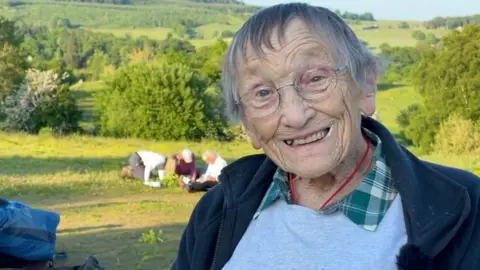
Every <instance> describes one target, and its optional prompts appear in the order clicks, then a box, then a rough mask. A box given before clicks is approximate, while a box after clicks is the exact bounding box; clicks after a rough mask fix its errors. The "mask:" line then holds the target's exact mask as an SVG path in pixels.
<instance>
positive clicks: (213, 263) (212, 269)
mask: <svg viewBox="0 0 480 270" xmlns="http://www.w3.org/2000/svg"><path fill="white" fill-rule="evenodd" d="M222 229H223V215H222V219H221V220H220V228H219V229H218V234H217V242H216V244H215V251H214V252H213V262H212V267H211V268H210V269H211V270H215V266H216V264H217V253H218V246H219V245H220V237H221V235H222Z"/></svg>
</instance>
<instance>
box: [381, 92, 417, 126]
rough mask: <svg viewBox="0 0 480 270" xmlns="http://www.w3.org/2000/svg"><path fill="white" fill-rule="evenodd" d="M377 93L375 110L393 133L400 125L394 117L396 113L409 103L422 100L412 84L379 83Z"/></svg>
mask: <svg viewBox="0 0 480 270" xmlns="http://www.w3.org/2000/svg"><path fill="white" fill-rule="evenodd" d="M378 88H379V91H378V93H377V110H378V113H379V117H380V121H381V122H382V123H384V124H385V125H386V126H387V127H388V128H389V129H390V130H391V131H392V132H393V133H398V132H399V131H400V127H399V126H398V125H397V123H396V121H395V118H396V117H397V115H398V113H399V112H400V111H401V110H403V109H405V108H407V107H408V106H409V105H411V104H413V103H415V102H418V103H421V102H422V97H421V96H420V95H419V94H418V93H417V92H416V91H415V89H413V87H412V86H397V85H379V86H378Z"/></svg>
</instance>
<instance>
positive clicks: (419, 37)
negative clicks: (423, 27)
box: [412, 30, 427, 40]
mask: <svg viewBox="0 0 480 270" xmlns="http://www.w3.org/2000/svg"><path fill="white" fill-rule="evenodd" d="M412 37H413V38H414V39H416V40H425V38H426V37H427V36H426V35H425V33H423V32H422V31H420V30H415V31H413V33H412Z"/></svg>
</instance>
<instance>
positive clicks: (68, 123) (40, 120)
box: [2, 70, 81, 134]
mask: <svg viewBox="0 0 480 270" xmlns="http://www.w3.org/2000/svg"><path fill="white" fill-rule="evenodd" d="M67 77H68V74H66V73H65V74H61V75H60V74H57V73H55V72H54V71H52V70H48V71H39V70H29V71H28V73H27V74H26V77H25V80H24V81H23V83H22V84H20V85H19V87H17V88H16V89H15V91H13V92H12V93H11V94H10V95H8V96H7V97H6V98H5V104H4V107H3V108H2V109H3V113H4V114H5V115H6V119H5V123H4V127H3V128H4V129H7V130H14V131H24V132H28V133H32V134H37V133H38V132H39V131H40V129H41V128H43V127H49V128H52V130H53V132H54V133H55V134H67V133H71V132H75V131H78V130H79V127H78V121H79V120H80V117H81V113H80V111H79V110H78V108H77V105H76V101H75V99H74V97H73V95H72V92H71V91H70V88H69V84H68V83H65V81H67V80H66V79H67Z"/></svg>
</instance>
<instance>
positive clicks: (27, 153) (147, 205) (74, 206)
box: [0, 133, 255, 270]
mask: <svg viewBox="0 0 480 270" xmlns="http://www.w3.org/2000/svg"><path fill="white" fill-rule="evenodd" d="M186 146H189V147H191V149H192V150H194V151H195V153H197V154H198V155H199V156H200V155H201V153H202V152H203V151H204V150H206V149H215V150H217V151H218V152H219V153H220V154H221V155H222V156H224V157H225V158H226V159H227V160H230V161H231V160H233V159H236V158H238V157H239V156H242V155H246V154H250V153H254V152H255V151H254V150H253V149H252V148H251V147H250V146H249V145H247V144H246V143H234V144H224V143H217V142H205V143H202V144H190V143H185V142H151V141H141V140H113V139H104V138H92V137H76V136H73V137H65V138H53V137H50V136H26V135H21V134H8V133H0V147H1V149H9V151H2V152H1V153H0V190H2V192H1V193H2V197H6V198H8V199H13V200H21V201H23V202H26V203H29V204H32V205H33V206H35V207H40V208H44V209H49V210H53V211H57V212H59V213H60V214H61V217H62V219H61V224H60V227H59V233H58V245H57V250H58V251H66V252H68V255H69V257H68V260H67V261H65V262H61V264H69V265H72V264H78V263H80V262H81V261H83V259H84V258H85V257H86V256H88V255H89V254H96V255H97V256H98V257H99V259H100V261H101V262H102V264H104V265H105V266H106V267H107V269H125V270H130V269H168V267H169V265H170V263H171V262H172V260H173V259H174V257H175V254H176V249H177V245H178V241H179V238H180V234H181V232H182V230H183V228H184V226H185V223H186V222H187V221H188V218H189V215H190V213H191V211H192V209H193V207H194V205H195V203H196V202H197V201H198V199H199V198H200V196H201V194H184V193H182V192H180V191H179V190H160V189H151V188H148V187H145V186H144V185H142V184H141V183H139V182H135V181H128V180H122V179H121V178H120V177H119V170H120V168H121V167H122V165H124V164H125V163H126V162H127V158H128V156H129V155H130V154H131V153H132V152H134V151H137V150H140V149H149V150H152V151H157V152H160V153H164V154H170V153H174V152H177V151H180V150H181V149H182V148H184V147H186ZM151 229H153V230H154V231H155V232H158V230H162V232H163V234H164V236H162V237H163V238H164V241H163V242H158V243H148V242H147V243H141V242H139V239H140V238H142V234H146V233H148V232H149V230H151Z"/></svg>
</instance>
